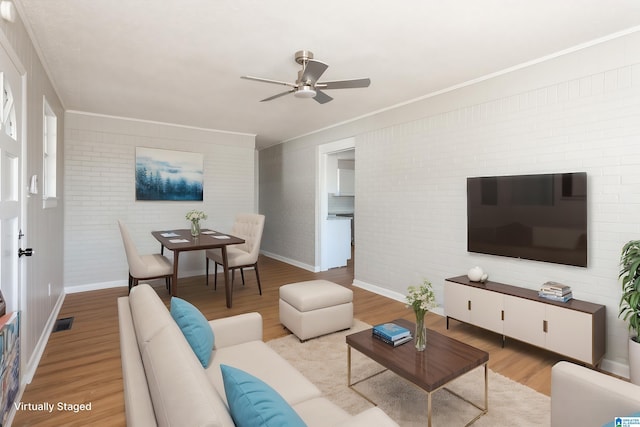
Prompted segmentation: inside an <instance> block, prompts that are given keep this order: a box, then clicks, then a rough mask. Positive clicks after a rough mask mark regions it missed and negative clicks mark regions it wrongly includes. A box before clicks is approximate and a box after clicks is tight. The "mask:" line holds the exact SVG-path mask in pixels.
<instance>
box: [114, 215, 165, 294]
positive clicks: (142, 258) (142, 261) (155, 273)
mask: <svg viewBox="0 0 640 427" xmlns="http://www.w3.org/2000/svg"><path fill="white" fill-rule="evenodd" d="M118 226H119V227H120V234H121V235H122V243H124V251H125V253H126V254H127V264H129V290H131V288H132V287H133V286H136V285H137V284H138V281H139V280H146V279H159V278H162V277H164V278H165V283H166V286H167V289H171V277H172V276H173V264H172V263H171V261H169V259H168V258H167V257H165V256H164V255H161V254H150V255H140V254H139V253H138V249H137V248H136V245H135V244H134V243H133V239H132V238H131V235H130V234H129V230H128V229H127V227H126V226H125V225H124V224H123V223H122V221H120V220H118Z"/></svg>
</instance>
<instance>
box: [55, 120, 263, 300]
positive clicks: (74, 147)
mask: <svg viewBox="0 0 640 427" xmlns="http://www.w3.org/2000/svg"><path fill="white" fill-rule="evenodd" d="M65 119H66V120H65V153H64V156H65V169H64V175H65V177H64V183H65V192H64V194H65V200H64V209H65V215H64V217H65V220H64V236H65V242H64V248H65V254H64V259H65V265H64V279H65V287H66V288H67V291H73V289H74V288H75V289H87V288H95V287H102V286H110V285H115V284H117V283H122V284H126V281H127V271H128V268H127V263H126V257H125V255H124V248H123V245H122V240H121V237H120V232H119V229H118V226H117V220H118V219H121V220H123V221H124V222H125V224H127V226H128V227H129V230H130V232H131V234H132V237H133V239H134V240H135V242H136V244H137V245H138V250H139V251H140V252H141V253H153V252H158V251H159V244H158V242H157V241H156V240H155V239H154V238H153V237H152V236H151V234H150V233H151V231H153V230H162V229H171V228H188V226H189V223H188V222H187V221H186V220H185V219H184V215H185V214H186V212H187V211H189V210H191V209H200V210H203V211H204V212H206V213H207V214H208V216H209V218H208V219H207V220H206V221H205V222H204V223H203V225H204V226H206V227H210V228H215V229H219V230H223V231H228V230H230V228H231V225H232V223H233V220H234V216H235V214H236V213H238V212H255V211H256V210H257V208H256V206H255V202H254V201H255V165H254V163H255V149H254V137H253V136H251V135H238V134H231V133H225V132H213V131H205V130H199V129H192V128H186V127H178V126H169V125H163V124H157V123H146V122H138V121H132V120H125V119H118V118H109V117H100V116H94V115H88V114H82V113H67V114H66V117H65ZM138 146H141V147H152V148H162V149H170V150H180V151H190V152H196V153H202V154H203V155H204V174H205V177H204V201H203V202H156V201H141V202H137V201H136V200H135V183H134V179H135V148H136V147H138ZM168 255H169V256H171V252H168ZM179 271H180V275H181V276H185V275H191V274H203V273H204V254H203V253H202V252H194V253H189V254H184V255H183V256H182V257H180V270H179Z"/></svg>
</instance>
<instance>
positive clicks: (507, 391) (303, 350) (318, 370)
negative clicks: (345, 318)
mask: <svg viewBox="0 0 640 427" xmlns="http://www.w3.org/2000/svg"><path fill="white" fill-rule="evenodd" d="M369 327H370V326H369V325H367V324H366V323H364V322H361V321H358V320H355V321H354V326H353V327H352V328H351V329H350V330H348V331H343V332H338V333H334V334H330V335H326V336H323V337H320V338H316V339H312V340H309V341H307V342H304V343H300V341H299V340H298V339H297V338H296V337H295V336H293V335H288V336H286V337H283V338H278V339H275V340H272V341H269V342H268V343H267V344H268V345H269V346H270V347H271V348H273V349H274V350H275V351H276V352H278V353H279V354H280V355H281V356H282V357H284V358H285V359H287V360H288V361H289V362H290V363H291V364H292V365H293V366H295V367H296V368H297V369H298V370H299V371H300V372H302V374H304V375H305V377H307V378H308V379H309V380H310V381H311V382H313V383H314V384H315V385H316V386H317V387H318V388H319V389H320V390H321V391H322V392H323V394H324V396H325V397H327V398H328V399H329V400H331V401H332V402H334V403H335V404H337V405H338V406H340V407H342V408H343V409H345V410H346V411H347V412H349V413H351V414H357V413H359V412H361V411H363V410H365V409H367V408H370V407H371V406H372V404H371V403H369V402H368V401H367V400H366V399H364V398H363V397H361V396H360V395H359V394H358V393H356V392H354V391H353V390H351V389H350V388H349V387H347V345H346V343H345V337H346V336H347V335H348V334H352V333H354V332H358V331H361V330H364V329H366V328H369ZM405 345H411V343H407V344H405ZM351 354H352V370H351V372H352V380H353V381H358V380H359V379H362V378H367V377H368V376H370V375H372V374H374V373H376V372H379V371H381V370H382V367H381V366H380V365H378V364H377V363H375V362H373V361H372V360H371V359H369V358H367V357H366V356H364V355H362V354H361V353H358V352H357V351H355V350H353V351H352V352H351ZM356 388H357V389H358V390H359V391H360V392H362V393H364V394H365V395H366V396H368V397H370V398H371V399H372V400H373V401H374V402H376V403H377V404H378V406H379V407H380V408H381V409H382V410H384V411H385V412H386V413H387V414H388V415H389V416H390V417H391V418H393V419H394V420H395V421H396V422H397V423H398V424H400V425H401V426H403V427H404V426H424V425H426V420H427V395H426V393H425V392H424V391H423V390H422V389H420V388H418V387H417V386H415V385H413V384H412V383H410V382H408V381H406V380H404V379H402V378H400V377H398V376H397V375H396V374H394V373H393V372H390V371H387V372H384V373H382V374H380V375H377V376H375V377H373V378H371V379H368V380H366V381H363V382H362V383H360V384H358V385H357V386H356ZM447 388H448V389H450V390H452V391H454V392H455V393H457V394H459V395H461V396H464V397H465V398H466V399H468V400H470V401H472V402H474V403H476V404H478V405H483V403H484V400H483V399H484V369H483V368H482V367H480V368H478V369H475V370H473V371H471V372H469V373H467V374H465V375H464V376H462V377H460V378H458V379H456V380H454V381H452V382H451V383H450V384H449V385H448V386H447ZM432 402H433V408H432V421H433V425H434V426H464V425H465V424H466V423H467V422H469V421H470V420H472V419H473V418H474V417H475V416H476V415H477V414H479V413H480V410H479V409H477V408H475V407H474V406H472V405H470V404H469V403H467V402H465V401H463V400H461V399H459V398H458V397H455V396H454V395H452V394H451V393H449V392H448V391H447V390H444V389H441V390H439V391H437V392H435V393H434V394H433V396H432ZM473 425H474V426H479V427H482V426H487V427H496V426H510V427H513V426H523V427H528V426H548V425H550V401H549V397H547V396H545V395H543V394H541V393H538V392H536V391H535V390H533V389H531V388H529V387H526V386H524V385H522V384H520V383H518V382H515V381H512V380H510V379H508V378H506V377H504V376H502V375H500V374H497V373H495V372H493V371H491V370H489V411H488V413H487V414H485V415H483V416H482V417H480V419H478V420H477V421H476V422H475V423H474V424H473Z"/></svg>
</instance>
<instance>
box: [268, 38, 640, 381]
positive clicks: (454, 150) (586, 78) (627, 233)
mask: <svg viewBox="0 0 640 427" xmlns="http://www.w3.org/2000/svg"><path fill="white" fill-rule="evenodd" d="M639 44H640V34H638V33H634V34H630V35H627V36H624V37H621V38H618V39H614V40H610V41H607V42H604V43H601V44H598V45H594V46H591V47H588V48H585V49H581V50H578V51H575V52H572V53H567V54H566V55H563V56H560V57H557V58H552V59H548V60H546V61H543V62H541V63H538V64H535V65H530V66H528V67H524V68H521V69H518V70H512V71H511V72H509V73H505V74H503V75H499V76H494V77H493V78H490V79H486V80H483V81H478V82H475V83H474V84H470V85H468V86H465V87H460V88H457V89H456V90H451V91H445V92H443V93H441V94H437V95H434V96H430V97H426V98H425V99H423V100H420V101H417V102H415V103H413V104H408V105H403V106H400V107H398V108H394V109H391V110H389V111H385V112H382V113H380V114H377V115H375V116H372V117H368V118H364V119H361V120H359V121H355V122H352V123H348V124H345V125H343V126H340V127H336V128H333V129H329V130H327V131H324V132H320V133H317V134H314V135H310V136H307V137H304V138H300V139H298V140H294V141H290V142H287V143H285V144H283V146H281V147H274V148H270V149H266V150H263V151H261V152H260V158H261V171H260V173H261V178H262V176H265V177H269V178H270V180H269V181H268V182H266V183H263V182H262V180H261V182H260V191H261V198H260V209H261V210H269V211H271V215H272V216H274V217H277V206H276V204H275V203H271V201H272V200H274V199H273V198H272V196H274V197H275V200H276V203H279V202H281V201H282V202H285V203H286V202H287V201H288V200H296V199H297V198H298V197H300V199H301V200H305V202H306V203H307V204H308V206H305V211H304V212H302V211H299V212H298V216H297V221H296V223H295V226H294V227H293V228H292V230H293V233H285V232H283V231H284V230H286V229H287V226H288V224H286V222H284V221H281V222H279V221H278V222H277V223H274V222H273V221H272V223H271V224H270V227H267V228H265V236H264V238H263V242H264V244H263V249H264V250H265V251H272V252H275V253H278V254H280V255H282V257H284V258H291V259H292V260H294V261H300V262H302V263H312V262H313V260H314V253H313V250H314V247H313V245H314V242H315V240H314V239H315V236H311V235H309V234H310V233H311V232H312V231H313V226H314V221H315V217H314V216H313V213H312V212H311V213H308V212H307V211H313V207H312V206H311V204H312V203H313V201H311V200H309V198H308V196H307V195H306V194H308V193H310V192H312V191H313V188H314V186H315V185H316V183H315V181H314V180H313V179H312V177H311V176H312V174H314V172H315V171H314V168H313V161H314V159H315V151H316V149H317V145H318V144H323V143H328V142H331V141H335V140H338V139H341V138H345V137H348V136H356V162H357V164H358V167H357V168H356V194H357V195H358V197H356V205H355V218H356V222H357V224H358V226H357V227H356V237H355V240H356V242H357V245H356V254H355V283H356V284H358V285H360V286H363V287H367V288H370V289H375V290H377V291H379V292H381V293H384V294H387V295H390V296H395V297H397V298H402V296H403V295H404V294H405V292H406V288H407V286H408V285H411V284H417V283H419V282H421V281H422V278H428V279H429V280H431V281H432V282H433V283H434V285H435V289H436V293H437V298H438V300H439V302H440V303H442V300H443V291H442V288H443V281H444V279H445V278H447V277H452V276H457V275H461V274H465V273H466V272H467V270H468V269H469V268H470V267H472V266H474V265H481V266H482V267H483V268H484V269H485V270H486V271H487V272H488V273H489V275H490V279H492V280H494V281H498V282H503V283H509V284H513V285H517V286H523V287H527V288H532V289H537V288H538V287H539V286H540V285H541V284H542V283H543V282H545V281H547V280H555V281H558V282H563V283H566V284H568V285H570V286H572V288H573V290H574V295H575V297H576V298H579V299H584V300H588V301H592V302H596V303H600V304H604V305H606V307H607V355H606V358H607V367H608V368H609V369H611V370H617V371H619V372H624V368H625V366H626V362H627V361H626V358H627V356H626V354H627V330H626V325H625V324H624V323H623V322H621V321H620V320H618V319H617V311H618V301H619V297H620V290H619V285H618V281H617V273H618V266H617V264H618V256H619V252H620V249H621V247H622V245H623V243H624V242H626V241H627V240H630V239H637V238H638V237H639V236H638V234H639V233H640V221H639V220H638V210H639V208H640V187H639V186H638V184H639V183H640V143H638V141H639V140H640V120H638V117H640V51H638V49H637V48H636V46H638V45H639ZM262 159H265V160H266V159H268V161H265V162H262ZM291 161H294V162H296V163H297V164H296V165H295V171H296V172H297V173H298V174H302V175H295V176H294V175H292V174H291V173H290V172H293V169H292V168H293V166H291V165H290V164H289V162H291ZM274 165H277V166H278V168H279V171H280V172H279V175H277V174H275V172H274V171H273V170H271V169H270V168H271V167H273V166H274ZM564 171H586V172H587V174H588V185H589V192H588V200H589V212H588V216H589V267H588V268H586V269H585V268H577V267H568V266H560V265H555V264H549V263H541V262H535V261H525V260H513V259H509V258H503V257H495V256H488V255H487V256H485V255H478V254H471V253H468V252H467V251H466V178H467V177H468V176H478V175H507V174H518V173H547V172H564ZM276 178H277V182H279V183H282V186H281V187H278V186H277V185H276ZM290 181H295V182H297V183H298V184H297V186H296V187H290V188H289V189H288V191H286V192H285V191H281V189H282V188H284V186H285V185H287V184H286V183H287V182H290ZM266 184H268V185H266ZM284 195H286V199H285V198H283V196H284ZM302 215H304V216H302ZM276 221H277V220H276ZM298 233H300V234H298ZM289 236H291V238H290V239H289ZM303 236H304V239H302V238H301V237H303ZM292 249H293V250H292ZM303 256H304V258H302V257H303Z"/></svg>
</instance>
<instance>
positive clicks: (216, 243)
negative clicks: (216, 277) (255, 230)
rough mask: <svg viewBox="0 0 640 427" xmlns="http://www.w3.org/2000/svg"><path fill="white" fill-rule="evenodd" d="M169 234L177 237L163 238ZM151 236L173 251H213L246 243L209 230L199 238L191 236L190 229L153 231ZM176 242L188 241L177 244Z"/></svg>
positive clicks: (238, 238)
mask: <svg viewBox="0 0 640 427" xmlns="http://www.w3.org/2000/svg"><path fill="white" fill-rule="evenodd" d="M167 233H171V234H175V236H169V237H165V236H163V234H167ZM151 234H152V235H153V237H155V238H156V239H157V240H158V241H159V242H160V243H161V244H162V245H163V246H164V247H165V248H167V249H169V250H171V251H175V250H178V251H197V250H201V249H213V248H219V247H222V246H228V245H237V244H239V243H244V239H241V238H240V237H236V236H232V235H230V234H225V233H220V232H218V231H213V230H208V229H204V230H202V231H201V232H200V235H199V236H197V237H193V236H192V235H191V230H190V229H188V228H185V229H180V230H166V231H152V232H151ZM224 236H226V237H224ZM176 240H186V241H182V242H176ZM172 241H173V242H172Z"/></svg>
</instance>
